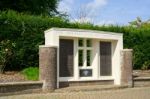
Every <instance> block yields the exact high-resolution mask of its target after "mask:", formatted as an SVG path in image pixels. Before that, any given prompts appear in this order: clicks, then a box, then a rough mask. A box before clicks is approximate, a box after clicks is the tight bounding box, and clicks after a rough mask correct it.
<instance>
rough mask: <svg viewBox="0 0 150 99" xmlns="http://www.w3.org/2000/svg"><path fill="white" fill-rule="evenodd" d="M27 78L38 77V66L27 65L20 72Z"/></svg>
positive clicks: (36, 78)
mask: <svg viewBox="0 0 150 99" xmlns="http://www.w3.org/2000/svg"><path fill="white" fill-rule="evenodd" d="M21 73H22V74H23V75H24V76H25V77H26V79H27V80H38V79H39V68H37V67H29V68H25V69H23V70H22V72H21Z"/></svg>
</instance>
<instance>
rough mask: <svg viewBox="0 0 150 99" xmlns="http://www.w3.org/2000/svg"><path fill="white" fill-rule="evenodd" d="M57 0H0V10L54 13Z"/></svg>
mask: <svg viewBox="0 0 150 99" xmlns="http://www.w3.org/2000/svg"><path fill="white" fill-rule="evenodd" d="M58 2H59V0H0V10H7V9H12V10H15V11H18V12H27V13H30V14H35V15H40V14H42V15H55V14H58V13H59V12H58V11H57V9H56V8H57V5H58Z"/></svg>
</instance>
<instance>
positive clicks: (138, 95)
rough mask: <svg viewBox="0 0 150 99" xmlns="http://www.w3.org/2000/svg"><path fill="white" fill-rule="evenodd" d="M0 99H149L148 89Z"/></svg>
mask: <svg viewBox="0 0 150 99" xmlns="http://www.w3.org/2000/svg"><path fill="white" fill-rule="evenodd" d="M0 99H150V87H142V88H126V89H120V90H119V89H118V90H113V91H112V90H111V91H91V92H70V93H47V94H26V95H14V96H6V97H0Z"/></svg>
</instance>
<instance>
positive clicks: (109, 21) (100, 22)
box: [96, 20, 117, 25]
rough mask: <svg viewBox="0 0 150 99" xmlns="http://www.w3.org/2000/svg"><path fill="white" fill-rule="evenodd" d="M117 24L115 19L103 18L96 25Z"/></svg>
mask: <svg viewBox="0 0 150 99" xmlns="http://www.w3.org/2000/svg"><path fill="white" fill-rule="evenodd" d="M112 24H113V25H115V24H117V23H116V22H115V21H113V20H102V21H99V22H97V23H96V25H112Z"/></svg>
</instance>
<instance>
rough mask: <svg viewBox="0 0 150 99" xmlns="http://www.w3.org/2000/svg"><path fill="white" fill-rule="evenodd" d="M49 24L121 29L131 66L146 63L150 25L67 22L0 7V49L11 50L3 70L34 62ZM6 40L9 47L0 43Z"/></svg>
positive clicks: (149, 43) (35, 62)
mask: <svg viewBox="0 0 150 99" xmlns="http://www.w3.org/2000/svg"><path fill="white" fill-rule="evenodd" d="M51 27H60V28H78V29H90V30H101V31H111V32H118V33H123V34H124V48H133V50H134V68H135V69H140V68H142V66H145V64H147V63H149V60H150V28H145V27H141V28H140V29H137V28H134V27H130V26H113V25H111V26H96V25H93V24H90V23H86V24H79V23H71V22H69V21H68V20H66V19H63V18H59V17H47V16H33V15H27V14H23V13H17V12H15V11H1V12H0V50H2V49H8V50H9V51H10V52H11V55H9V58H8V59H7V61H6V63H5V65H6V68H5V70H22V69H24V68H27V67H29V66H38V50H39V45H42V44H44V31H45V30H47V29H49V28H51ZM8 41H9V44H8V45H9V47H10V48H8V47H7V48H6V47H4V46H3V43H4V42H8ZM2 42H3V43H2ZM10 45H11V46H10ZM6 53H7V52H6ZM0 55H2V54H0Z"/></svg>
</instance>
